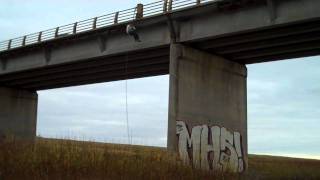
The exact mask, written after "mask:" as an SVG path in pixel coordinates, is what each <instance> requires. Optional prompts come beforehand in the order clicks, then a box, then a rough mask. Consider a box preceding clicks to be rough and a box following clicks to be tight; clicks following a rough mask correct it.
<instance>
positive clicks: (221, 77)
mask: <svg viewBox="0 0 320 180" xmlns="http://www.w3.org/2000/svg"><path fill="white" fill-rule="evenodd" d="M246 79H247V69H246V67H245V65H241V64H238V63H235V62H232V61H228V60H226V59H224V58H221V57H218V56H215V55H212V54H208V53H206V52H203V51H199V50H196V49H192V48H189V47H186V46H182V45H179V44H173V45H172V46H171V56H170V91H169V92H170V95H169V123H168V149H169V150H171V151H176V152H178V153H179V155H180V157H181V159H182V160H183V161H184V162H185V163H186V164H189V165H192V166H193V167H195V168H201V169H207V170H218V171H220V170H222V171H231V172H243V171H244V170H245V169H246V167H247V162H248V158H247V157H248V156H247V154H248V151H247V89H246V88H247V84H246Z"/></svg>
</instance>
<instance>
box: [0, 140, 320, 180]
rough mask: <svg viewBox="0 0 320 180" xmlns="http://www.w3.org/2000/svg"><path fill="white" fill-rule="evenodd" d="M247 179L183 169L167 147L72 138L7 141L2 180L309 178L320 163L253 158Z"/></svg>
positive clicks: (1, 154)
mask: <svg viewBox="0 0 320 180" xmlns="http://www.w3.org/2000/svg"><path fill="white" fill-rule="evenodd" d="M249 159H250V161H249V168H250V169H249V171H248V172H247V173H246V174H243V175H241V176H238V175H221V174H220V175H216V176H214V175H213V174H212V173H210V172H204V171H199V170H192V169H191V168H190V167H186V166H183V165H182V164H181V162H180V161H179V159H178V158H177V156H176V155H174V154H169V153H167V152H166V151H165V149H163V148H151V147H142V146H140V147H138V146H127V145H114V144H102V143H89V142H76V141H67V140H47V139H37V140H36V142H35V143H26V142H19V141H16V140H15V141H12V140H11V141H7V142H4V143H2V144H1V145H0V179H1V180H2V179H10V180H11V179H27V180H29V179H55V180H56V179H115V180H122V179H123V180H127V179H139V180H143V179H146V180H149V179H150V180H152V179H177V180H178V179H187V180H189V179H190V180H192V179H204V180H206V179H265V178H268V179H279V178H289V179H303V178H306V177H308V178H306V179H309V178H315V179H316V178H320V172H319V170H320V161H313V160H301V159H289V158H277V157H267V156H250V158H249Z"/></svg>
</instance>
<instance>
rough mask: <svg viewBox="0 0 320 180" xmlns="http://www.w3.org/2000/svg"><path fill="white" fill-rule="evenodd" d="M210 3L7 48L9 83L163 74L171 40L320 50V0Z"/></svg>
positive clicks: (283, 55)
mask: <svg viewBox="0 0 320 180" xmlns="http://www.w3.org/2000/svg"><path fill="white" fill-rule="evenodd" d="M273 2H274V3H275V4H273V5H272V4H271V5H270V4H269V6H268V4H267V3H266V2H262V1H260V3H257V2H252V3H243V4H239V5H236V6H231V7H227V8H221V6H219V5H218V3H209V4H206V5H203V6H196V7H193V8H187V9H183V10H180V11H175V12H168V13H165V14H161V15H157V16H152V17H149V18H146V19H141V20H139V21H135V23H136V26H137V28H138V32H139V34H140V36H141V39H142V43H135V42H134V41H132V39H131V37H128V36H127V35H126V34H125V33H124V29H125V23H124V24H119V25H115V26H110V27H108V28H100V29H96V30H94V31H88V32H84V33H80V34H75V35H72V36H67V37H60V38H57V39H54V40H51V41H47V42H42V43H38V44H34V45H31V46H25V47H21V48H16V49H11V50H9V51H4V52H0V62H1V64H0V65H1V68H0V83H1V85H2V86H8V87H17V88H23V89H30V90H42V89H51V88H59V87H66V86H74V85H82V84H90V83H98V82H107V81H115V80H122V79H130V78H138V77H146V76H155V75H163V74H167V73H168V72H169V45H170V43H171V38H172V37H175V39H176V42H177V43H183V44H187V45H189V46H192V47H196V48H199V49H202V50H206V51H208V52H210V53H213V54H217V55H221V56H223V57H226V58H228V59H230V60H232V61H236V62H238V63H242V64H251V63H259V62H267V61H276V60H282V59H289V58H297V57H305V56H311V55H319V54H320V14H319V13H318V9H319V8H320V1H314V0H279V1H273Z"/></svg>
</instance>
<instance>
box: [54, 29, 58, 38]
mask: <svg viewBox="0 0 320 180" xmlns="http://www.w3.org/2000/svg"><path fill="white" fill-rule="evenodd" d="M58 35H59V27H57V28H56V32H55V33H54V37H55V38H57V37H58Z"/></svg>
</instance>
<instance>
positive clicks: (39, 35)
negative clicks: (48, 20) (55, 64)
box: [38, 31, 42, 42]
mask: <svg viewBox="0 0 320 180" xmlns="http://www.w3.org/2000/svg"><path fill="white" fill-rule="evenodd" d="M41 36H42V31H40V32H39V34H38V42H41Z"/></svg>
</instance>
